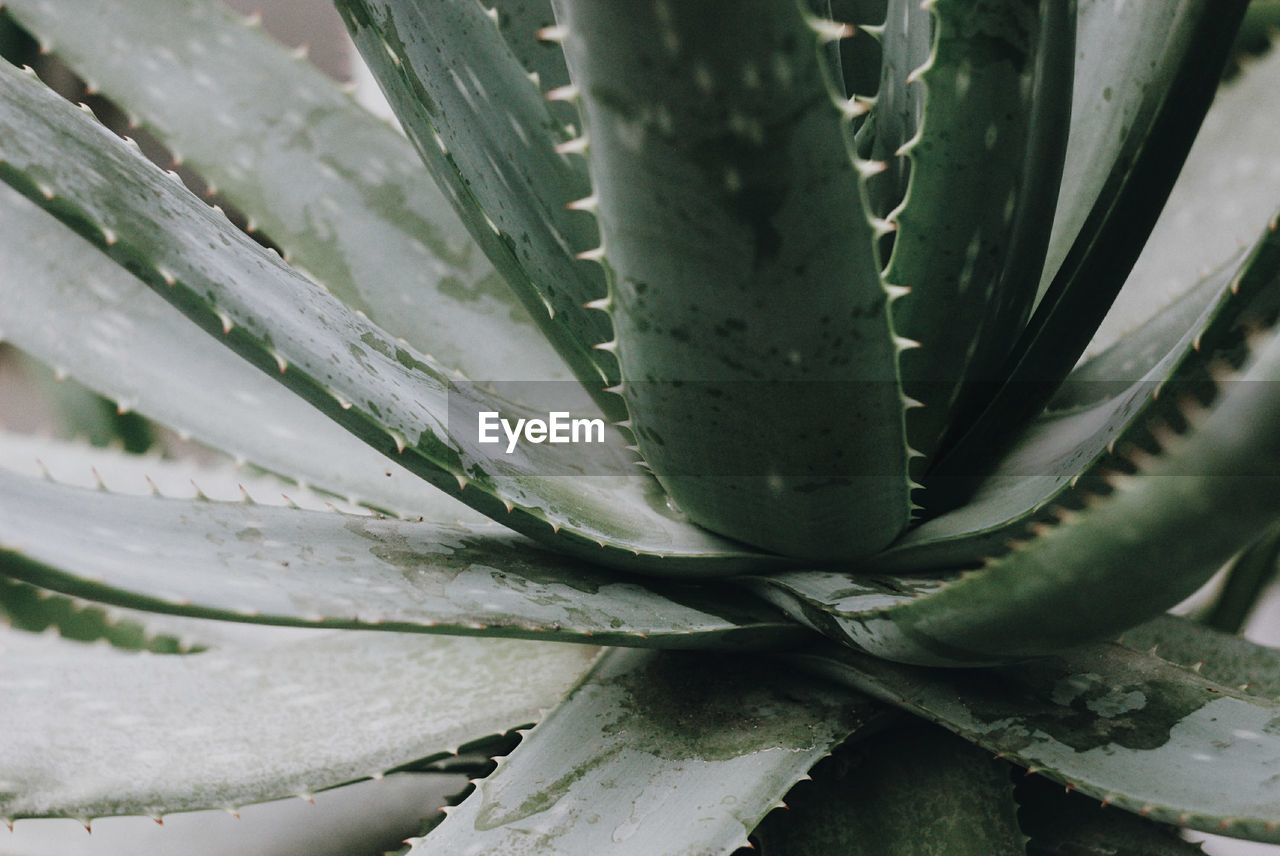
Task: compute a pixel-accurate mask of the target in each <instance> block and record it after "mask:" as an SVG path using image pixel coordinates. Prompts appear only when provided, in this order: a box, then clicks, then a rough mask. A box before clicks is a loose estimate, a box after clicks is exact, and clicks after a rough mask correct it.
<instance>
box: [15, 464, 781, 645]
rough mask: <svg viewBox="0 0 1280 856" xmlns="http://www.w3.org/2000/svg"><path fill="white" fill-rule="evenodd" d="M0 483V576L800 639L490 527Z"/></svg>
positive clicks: (265, 609) (522, 632)
mask: <svg viewBox="0 0 1280 856" xmlns="http://www.w3.org/2000/svg"><path fill="white" fill-rule="evenodd" d="M0 485H3V487H4V490H3V493H0V509H3V514H0V557H3V558H4V560H5V567H4V570H3V573H7V574H10V575H12V576H15V577H19V578H21V579H24V580H27V581H28V582H32V583H35V584H36V585H40V586H43V587H45V588H50V589H54V590H57V591H63V592H67V593H69V594H75V595H80V596H83V597H89V598H92V599H94V600H102V601H107V602H111V603H116V604H119V605H121V606H128V607H135V608H139V609H150V610H157V611H161V612H174V613H178V614H182V615H192V616H198V617H205V618H220V619H227V620H233V621H251V622H257V623H266V624H292V625H301V626H308V627H347V628H352V627H354V628H370V629H382V630H408V631H416V632H427V633H447V634H461V635H484V636H517V637H526V638H533V639H545V640H564V641H575V642H583V641H586V642H597V643H601V644H621V645H639V646H655V647H669V648H705V647H712V648H714V647H730V648H736V647H741V646H746V647H753V646H773V647H777V646H779V645H786V644H788V643H794V642H796V641H797V640H798V639H800V638H802V637H803V635H804V631H803V630H801V629H800V628H799V627H797V626H796V625H794V624H793V623H791V622H789V621H787V620H786V619H785V618H783V617H782V616H779V615H777V614H776V613H774V612H772V610H769V609H768V608H765V607H761V606H759V605H757V604H753V603H752V602H751V601H750V600H745V599H743V598H741V597H738V596H734V595H733V594H732V593H724V592H716V591H714V590H696V589H695V590H690V589H687V588H681V587H676V586H667V587H665V588H662V587H658V588H650V587H645V586H642V585H640V584H638V583H636V582H631V581H626V580H619V579H617V576H616V575H610V574H608V573H604V572H600V571H598V570H593V569H591V568H588V567H583V566H581V565H579V564H576V563H573V562H571V561H569V560H567V559H564V558H563V557H560V556H557V555H555V554H549V553H546V552H543V551H542V550H540V549H538V548H537V547H536V546H535V545H534V544H532V543H531V542H529V541H527V540H526V539H524V538H522V537H520V536H518V535H514V534H513V533H509V532H506V531H505V530H503V529H502V528H501V527H499V526H496V525H493V524H490V525H488V526H481V527H463V526H460V525H459V526H448V525H438V524H428V523H410V522H405V521H398V520H377V519H370V518H366V517H349V516H346V515H338V514H330V513H320V514H317V513H314V512H305V511H298V510H294V509H289V508H268V507H261V506H255V505H232V504H229V503H219V502H186V501H173V500H162V499H156V498H153V497H136V496H114V495H111V494H107V493H102V492H93V491H85V490H81V489H77V488H68V487H62V486H59V485H52V484H47V483H43V482H39V481H35V480H30V479H23V478H20V477H14V476H10V475H6V474H0ZM85 521H92V524H91V525H89V526H85V523H84V522H85Z"/></svg>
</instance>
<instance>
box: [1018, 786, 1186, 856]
mask: <svg viewBox="0 0 1280 856" xmlns="http://www.w3.org/2000/svg"><path fill="white" fill-rule="evenodd" d="M1017 793H1018V802H1019V804H1020V807H1019V809H1018V822H1019V823H1020V824H1021V826H1022V829H1023V831H1024V832H1025V833H1026V834H1027V836H1028V837H1029V839H1030V840H1029V841H1028V842H1027V850H1026V852H1027V856H1204V851H1203V850H1201V849H1200V845H1198V844H1192V843H1191V842H1190V841H1187V840H1185V839H1184V838H1182V837H1181V836H1180V835H1178V830H1176V829H1174V828H1173V827H1171V826H1167V825H1164V824H1159V823H1153V822H1152V821H1150V820H1147V819H1145V818H1142V817H1138V816H1137V815H1134V814H1130V813H1129V812H1127V811H1115V810H1114V809H1113V810H1111V811H1108V810H1106V808H1105V806H1103V805H1102V804H1101V803H1099V802H1098V801H1097V800H1094V799H1090V798H1089V797H1086V796H1084V795H1083V794H1078V793H1071V792H1068V791H1066V790H1064V788H1063V787H1062V786H1061V785H1059V784H1056V783H1054V782H1051V781H1049V780H1048V779H1044V778H1041V777H1040V776H1027V777H1026V778H1025V779H1024V780H1023V781H1022V782H1020V783H1019V784H1018V791H1017Z"/></svg>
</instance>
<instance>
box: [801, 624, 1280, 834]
mask: <svg viewBox="0 0 1280 856" xmlns="http://www.w3.org/2000/svg"><path fill="white" fill-rule="evenodd" d="M799 662H800V663H802V664H803V665H805V666H807V667H809V668H811V669H813V670H814V671H815V672H816V673H818V674H820V675H822V676H824V677H828V678H833V679H836V680H842V681H844V682H845V683H847V684H848V685H850V686H852V687H854V688H856V689H859V690H862V691H863V692H866V693H868V694H870V695H872V696H874V697H876V698H878V699H880V700H881V701H885V702H888V703H890V704H894V705H897V706H899V707H902V708H904V709H906V710H908V711H910V712H912V713H915V714H916V715H918V716H922V717H924V718H926V719H929V720H931V721H934V722H937V723H938V724H939V725H942V726H944V727H945V728H947V729H949V730H951V731H954V732H956V733H957V734H959V735H960V736H961V737H964V738H965V739H966V740H969V741H972V742H974V743H977V744H978V745H979V746H982V747H983V748H985V749H987V750H989V751H992V752H996V753H998V754H999V755H1001V756H1003V757H1006V758H1008V759H1009V760H1011V761H1013V762H1014V763H1017V764H1019V765H1020V766H1024V767H1028V768H1030V769H1033V770H1034V771H1035V772H1038V773H1040V774H1042V775H1044V776H1047V777H1049V778H1051V779H1053V780H1054V781H1057V782H1059V783H1062V784H1066V785H1069V786H1070V787H1072V788H1074V789H1076V790H1079V791H1081V792H1082V793H1085V794H1088V795H1089V796H1092V797H1094V798H1095V799H1100V800H1103V801H1104V802H1106V803H1108V804H1110V805H1114V806H1117V807H1119V808H1123V809H1126V810H1128V811H1132V812H1136V813H1138V814H1141V815H1143V816H1145V817H1149V818H1151V819H1152V820H1158V821H1161V822H1163V823H1172V824H1176V825H1178V826H1187V827H1191V828H1192V829H1200V830H1203V831H1205V832H1217V833H1225V834H1227V835H1232V836H1235V837H1241V838H1251V839H1254V840H1258V841H1270V842H1280V809H1277V807H1276V806H1277V805H1280V781H1278V780H1277V779H1276V778H1275V776H1274V771H1275V767H1276V765H1277V764H1278V763H1280V735H1277V733H1276V729H1275V724H1274V723H1275V722H1276V721H1277V717H1280V703H1277V702H1273V701H1268V700H1263V699H1259V698H1256V697H1253V696H1249V695H1246V694H1244V693H1242V692H1240V691H1239V690H1236V689H1234V688H1232V687H1229V686H1225V685H1223V684H1218V683H1215V682H1213V681H1212V680H1208V679H1206V678H1204V677H1202V676H1201V675H1197V674H1195V673H1194V672H1191V671H1188V670H1186V669H1183V668H1181V667H1179V666H1175V665H1172V664H1170V663H1167V662H1165V661H1164V660H1161V659H1159V658H1157V657H1153V656H1150V655H1147V654H1140V653H1138V652H1135V651H1132V650H1129V649H1128V648H1124V647H1121V646H1119V645H1114V644H1103V645H1092V646H1087V647H1082V648H1079V649H1075V650H1073V651H1071V652H1070V653H1065V654H1062V655H1060V656H1057V657H1052V658H1049V659H1043V660H1037V661H1033V662H1029V663H1024V664H1021V665H1015V666H1005V667H1002V668H1000V669H994V670H982V671H979V670H957V669H923V668H918V667H911V666H903V665H898V664H894V663H890V662H888V661H885V660H880V659H877V658H874V657H868V656H866V655H862V654H857V653H855V652H853V651H851V650H848V649H843V650H836V649H834V648H833V649H832V650H830V651H828V652H826V653H824V654H823V655H807V656H802V657H801V658H800V660H799Z"/></svg>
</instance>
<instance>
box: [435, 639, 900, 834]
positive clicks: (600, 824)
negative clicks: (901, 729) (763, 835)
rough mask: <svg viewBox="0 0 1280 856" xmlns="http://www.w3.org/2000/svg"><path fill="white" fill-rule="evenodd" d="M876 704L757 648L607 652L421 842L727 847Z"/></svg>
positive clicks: (868, 713) (848, 732) (866, 715)
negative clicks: (725, 653) (726, 653)
mask: <svg viewBox="0 0 1280 856" xmlns="http://www.w3.org/2000/svg"><path fill="white" fill-rule="evenodd" d="M874 715H875V714H874V708H872V707H870V706H869V705H868V704H867V703H866V701H865V700H864V699H863V698H862V697H861V696H860V695H859V694H856V693H847V692H844V691H842V690H841V689H840V688H839V687H834V686H831V685H828V684H825V683H823V682H815V681H808V680H805V679H804V678H797V677H796V676H794V675H790V674H786V673H784V672H780V671H778V670H777V668H776V666H775V665H773V664H770V663H768V662H766V661H761V660H758V659H756V660H747V659H742V658H732V659H730V658H718V659H717V658H709V657H707V656H705V655H698V656H694V655H687V654H659V655H653V654H650V653H644V652H622V651H615V652H611V653H609V654H608V655H606V657H605V658H604V659H602V660H601V662H600V663H599V665H598V666H597V667H596V668H595V669H594V670H593V671H592V672H591V674H590V675H589V676H588V677H587V678H586V679H585V680H584V682H583V683H582V684H581V685H579V686H578V688H577V689H575V690H574V691H573V693H572V694H570V695H569V697H568V698H567V699H566V700H565V701H564V702H563V703H562V704H561V705H560V707H558V708H557V709H555V710H554V711H552V712H551V713H550V714H548V716H547V717H546V719H544V720H543V721H542V722H541V723H539V724H538V726H537V727H535V728H534V730H533V731H532V732H530V733H529V734H528V736H526V737H525V739H524V741H523V742H522V743H521V745H520V746H519V747H517V749H516V751H515V752H513V753H512V754H511V755H510V756H508V757H507V758H506V759H505V760H504V761H503V762H502V763H501V764H500V765H499V767H498V769H497V770H496V771H495V772H494V773H493V774H492V775H490V776H489V777H488V778H486V779H484V780H483V781H481V782H480V783H479V784H478V785H477V787H476V790H475V791H474V792H473V793H472V794H471V796H469V797H468V798H467V799H466V800H465V801H464V802H463V803H462V805H461V806H459V807H458V808H456V809H454V810H453V811H452V812H450V814H449V817H448V818H447V819H446V820H445V821H444V823H442V824H441V825H440V826H439V827H438V828H436V829H435V830H434V831H433V832H431V833H430V834H429V835H428V836H427V837H426V838H425V839H423V840H422V841H421V842H419V843H418V845H417V846H416V847H415V848H414V849H413V852H414V853H415V854H434V853H439V854H448V856H458V854H470V853H516V852H536V853H548V854H550V853H556V854H561V853H564V854H568V853H573V854H578V853H609V854H611V856H625V854H632V853H634V854H643V856H666V854H669V855H670V856H677V854H678V856H687V854H708V856H709V854H716V853H727V852H731V851H732V850H733V849H734V848H735V847H738V846H742V845H745V844H746V843H747V834H748V833H749V832H750V831H751V830H752V829H753V828H754V827H755V826H756V824H757V823H758V822H759V821H760V819H761V818H762V817H764V815H765V814H766V813H767V812H768V811H769V810H770V809H771V808H773V807H774V806H775V805H777V804H778V802H779V800H780V799H781V798H782V797H783V795H784V794H786V792H787V790H788V789H789V788H790V787H791V786H792V785H793V784H794V783H795V782H796V781H797V780H798V779H800V778H801V777H803V776H804V775H805V773H806V771H807V770H808V769H809V768H810V767H812V766H813V764H814V763H815V762H816V761H818V759H820V758H822V757H823V756H824V755H826V754H827V753H829V752H830V751H831V750H832V749H833V748H835V746H836V745H838V744H839V743H840V742H841V741H843V740H844V739H845V738H846V737H848V736H849V735H850V734H851V733H853V732H854V731H855V730H856V729H857V728H859V727H860V726H861V725H862V724H863V723H865V722H866V721H867V720H868V718H869V717H871V716H874Z"/></svg>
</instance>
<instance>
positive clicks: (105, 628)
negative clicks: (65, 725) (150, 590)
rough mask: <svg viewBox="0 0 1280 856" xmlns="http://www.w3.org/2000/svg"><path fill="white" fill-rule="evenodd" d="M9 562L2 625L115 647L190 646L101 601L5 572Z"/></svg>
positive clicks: (0, 597)
mask: <svg viewBox="0 0 1280 856" xmlns="http://www.w3.org/2000/svg"><path fill="white" fill-rule="evenodd" d="M8 571H9V568H8V563H7V562H5V561H3V560H0V625H7V626H9V627H12V628H14V629H16V630H23V631H26V632H27V633H43V632H45V631H47V630H52V631H53V632H56V633H57V634H58V635H59V636H62V637H63V638H64V639H75V640H77V641H80V642H96V641H98V640H100V639H101V640H104V641H106V642H107V644H109V645H111V646H112V647H114V648H125V649H127V650H131V651H151V652H152V653H155V654H183V653H187V651H188V646H187V645H186V644H185V643H184V642H183V641H182V640H181V639H179V638H177V637H176V636H170V635H167V634H164V633H152V632H151V631H150V629H149V628H148V627H147V626H146V625H145V624H143V623H141V622H138V621H134V620H132V619H129V618H122V617H118V616H114V615H112V614H110V613H109V612H108V611H107V610H106V609H104V608H102V607H101V606H97V605H90V604H86V603H84V602H82V601H78V600H76V599H75V598H70V597H66V596H64V595H59V594H55V593H53V592H51V591H49V590H48V589H42V588H38V587H36V586H32V585H27V584H26V583H22V582H18V581H17V580H13V579H10V578H8V577H6V576H4V575H5V574H6V573H8Z"/></svg>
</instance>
